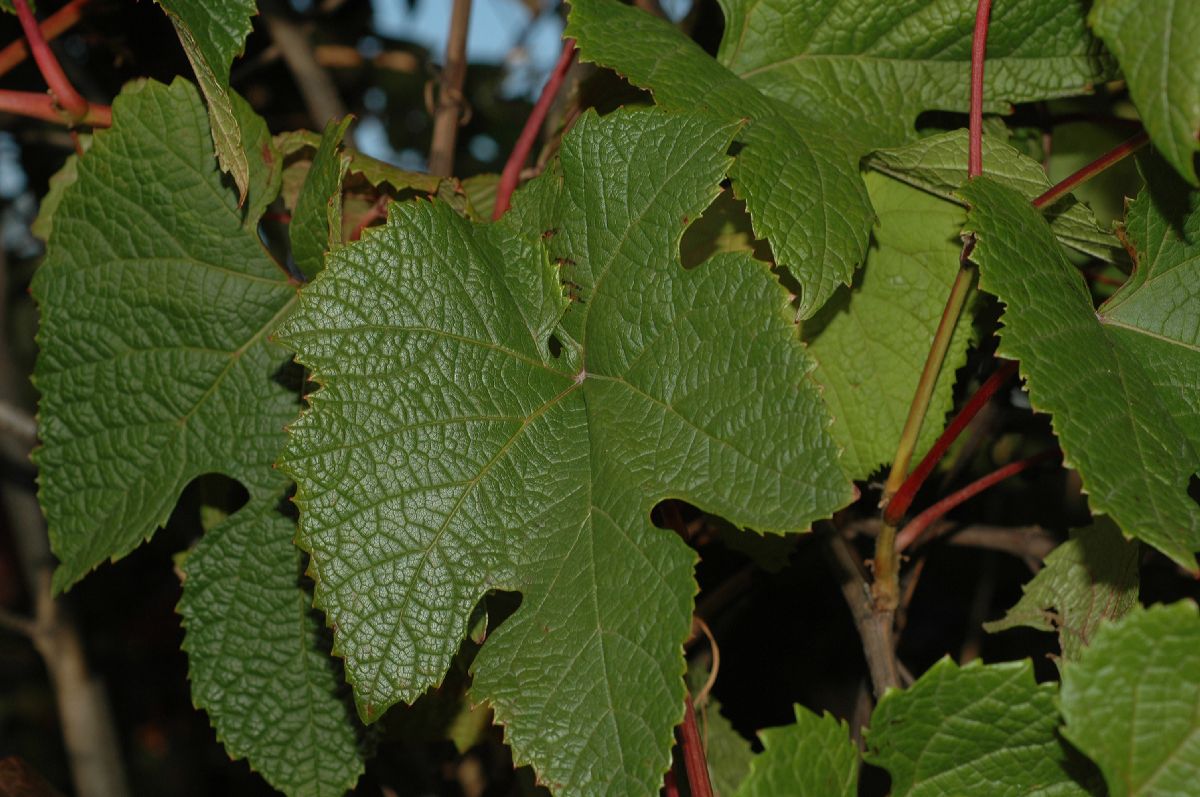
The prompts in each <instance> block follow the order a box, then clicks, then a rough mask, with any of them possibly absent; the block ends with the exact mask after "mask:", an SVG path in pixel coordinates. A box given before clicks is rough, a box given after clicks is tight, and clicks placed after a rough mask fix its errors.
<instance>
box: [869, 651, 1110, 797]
mask: <svg viewBox="0 0 1200 797" xmlns="http://www.w3.org/2000/svg"><path fill="white" fill-rule="evenodd" d="M1056 692H1057V689H1056V687H1055V686H1054V685H1053V684H1040V685H1039V684H1038V683H1036V682H1035V681H1034V679H1033V665H1032V664H1031V663H1030V662H1029V661H1023V662H1007V663H1004V664H989V665H986V666H985V665H983V664H981V663H979V662H978V661H975V662H972V663H971V664H968V665H967V666H965V667H959V666H958V665H957V664H955V663H954V662H953V661H951V660H950V659H942V660H941V661H939V662H938V663H937V664H935V665H933V666H932V667H931V668H929V670H928V671H927V672H926V673H925V674H924V675H922V676H921V677H920V678H919V679H917V681H916V683H914V684H913V685H912V686H910V687H909V688H908V689H905V690H903V691H901V690H892V691H889V692H888V693H887V694H886V695H884V696H883V699H882V700H880V701H879V704H878V705H877V706H876V707H875V712H874V713H873V714H872V715H871V727H870V729H869V730H868V731H867V753H866V760H867V761H868V762H869V763H872V764H875V765H876V766H880V767H883V768H884V769H886V770H887V771H888V773H889V774H890V775H891V776H892V794H893V795H895V796H896V797H942V796H943V795H944V797H1017V795H1020V796H1021V797H1032V796H1033V795H1039V797H1041V796H1044V795H1086V794H1088V791H1087V790H1086V789H1085V788H1084V787H1083V786H1081V785H1080V784H1079V783H1078V782H1077V781H1076V780H1075V774H1076V766H1077V765H1076V763H1075V762H1074V761H1068V758H1067V752H1066V748H1065V747H1064V746H1063V744H1062V742H1061V741H1059V739H1058V736H1057V733H1056V728H1057V726H1058V711H1057V710H1056V708H1055V705H1054V699H1055V695H1056Z"/></svg>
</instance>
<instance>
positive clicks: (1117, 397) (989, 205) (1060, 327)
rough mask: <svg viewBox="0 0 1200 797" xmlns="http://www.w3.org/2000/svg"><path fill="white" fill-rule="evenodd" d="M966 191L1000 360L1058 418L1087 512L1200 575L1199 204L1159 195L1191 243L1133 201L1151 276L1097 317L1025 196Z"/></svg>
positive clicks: (984, 181)
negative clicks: (1194, 483)
mask: <svg viewBox="0 0 1200 797" xmlns="http://www.w3.org/2000/svg"><path fill="white" fill-rule="evenodd" d="M1166 188H1170V186H1166ZM961 193H962V195H963V196H964V197H965V198H966V199H967V201H968V202H970V203H971V205H972V210H971V212H970V213H969V214H968V217H967V225H966V229H967V230H969V231H971V232H973V233H974V234H975V236H976V238H977V239H978V244H977V246H976V247H975V252H974V255H973V259H974V260H975V261H976V262H977V263H978V264H979V267H980V277H979V285H980V287H981V288H982V289H983V290H986V291H988V292H990V293H993V294H995V295H996V296H997V297H998V298H999V299H1000V300H1001V301H1002V302H1004V304H1005V305H1006V310H1005V313H1004V316H1003V318H1002V319H1001V320H1002V321H1003V323H1004V328H1003V329H1002V331H1001V333H1000V348H999V353H1000V354H1001V355H1003V356H1005V357H1008V358H1010V359H1014V360H1020V362H1021V372H1022V374H1024V376H1025V378H1026V386H1027V387H1028V390H1029V395H1030V400H1031V402H1032V403H1033V406H1034V408H1035V409H1038V410H1041V411H1044V412H1048V413H1050V414H1051V415H1052V416H1053V418H1052V422H1053V425H1054V430H1055V433H1056V434H1057V435H1058V439H1059V443H1060V445H1061V446H1062V449H1063V452H1064V457H1065V461H1066V463H1067V464H1068V465H1069V466H1071V467H1075V468H1077V469H1078V470H1079V474H1080V476H1081V478H1082V480H1083V487H1084V489H1085V490H1086V491H1087V493H1088V495H1089V502H1090V504H1091V506H1092V509H1093V510H1094V511H1095V512H1097V513H1101V514H1107V515H1110V516H1112V518H1113V519H1114V520H1115V521H1116V522H1117V524H1118V525H1119V526H1120V527H1121V529H1122V530H1123V531H1124V532H1125V534H1126V535H1129V536H1133V537H1137V538H1138V539H1141V540H1143V541H1145V542H1148V543H1150V544H1151V545H1153V546H1155V547H1156V548H1158V549H1159V550H1160V551H1162V552H1163V553H1165V554H1167V555H1168V556H1170V557H1171V558H1173V559H1174V560H1175V561H1177V562H1179V563H1180V564H1181V565H1184V566H1185V567H1187V568H1188V569H1195V567H1196V561H1195V556H1194V554H1193V552H1194V551H1196V550H1197V549H1200V505H1197V503H1196V501H1194V500H1193V499H1192V498H1190V497H1189V496H1188V493H1187V488H1188V482H1189V479H1190V478H1191V476H1192V475H1193V474H1194V473H1195V472H1196V470H1197V468H1198V467H1200V453H1198V451H1200V449H1198V447H1197V446H1198V445H1200V412H1197V408H1198V407H1200V302H1197V301H1196V300H1195V297H1196V291H1197V287H1196V286H1197V285H1200V259H1198V258H1197V257H1196V252H1197V251H1200V245H1198V244H1197V240H1198V239H1197V236H1196V233H1197V231H1198V230H1200V212H1197V209H1196V206H1197V202H1196V196H1195V195H1194V194H1193V195H1190V196H1189V195H1188V194H1186V193H1183V194H1181V193H1180V192H1177V191H1170V190H1168V191H1167V194H1168V195H1167V196H1164V197H1161V198H1160V197H1156V200H1160V202H1161V203H1167V204H1166V205H1165V207H1168V208H1173V210H1174V211H1180V212H1181V213H1184V214H1190V215H1180V216H1173V218H1182V219H1185V223H1186V225H1187V226H1186V229H1185V230H1184V231H1183V232H1182V233H1181V232H1179V231H1178V230H1176V229H1175V228H1174V227H1172V226H1171V224H1170V223H1169V222H1168V220H1167V217H1164V216H1163V215H1162V213H1163V211H1162V210H1161V209H1160V208H1161V207H1163V205H1160V204H1156V203H1155V202H1152V201H1151V199H1150V198H1149V197H1147V196H1146V195H1145V194H1143V196H1142V197H1141V198H1139V199H1138V202H1137V204H1138V205H1140V206H1141V207H1140V208H1135V211H1136V212H1135V211H1131V220H1130V225H1129V229H1128V236H1129V239H1130V241H1131V242H1133V243H1134V244H1135V245H1136V246H1137V248H1138V250H1139V252H1140V254H1139V257H1138V261H1139V262H1138V271H1139V274H1141V275H1143V276H1136V275H1135V277H1134V280H1133V281H1134V284H1132V285H1131V286H1130V287H1129V289H1128V290H1125V291H1122V292H1121V293H1120V295H1119V296H1116V297H1114V299H1113V301H1112V302H1110V303H1109V304H1107V305H1105V306H1104V307H1102V308H1101V309H1100V311H1099V312H1097V311H1096V310H1095V309H1093V307H1092V300H1091V297H1090V296H1089V294H1088V291H1087V288H1086V286H1085V285H1084V283H1083V278H1082V276H1080V274H1079V272H1078V271H1077V270H1076V269H1075V268H1074V267H1073V266H1072V265H1071V264H1070V263H1068V262H1067V261H1066V259H1065V258H1064V257H1063V255H1062V252H1061V250H1060V249H1059V246H1058V243H1057V242H1056V241H1055V239H1054V235H1053V233H1052V232H1051V230H1050V227H1049V225H1048V224H1047V223H1046V221H1045V220H1044V219H1042V218H1041V216H1040V215H1039V214H1038V212H1037V211H1036V210H1034V209H1033V207H1032V206H1031V205H1030V204H1029V202H1028V201H1027V200H1026V199H1025V197H1023V196H1021V195H1020V194H1019V193H1017V192H1016V191H1014V190H1012V189H1011V188H1007V187H1005V186H1002V185H1000V184H998V183H996V182H994V181H992V180H991V179H989V178H980V179H977V180H974V181H972V182H971V183H969V184H968V185H967V186H966V187H964V188H963V189H962V192H961ZM1181 203H1182V204H1183V205H1186V206H1187V207H1184V208H1181V207H1180V204H1181ZM1188 208H1190V210H1188ZM1181 236H1182V237H1181ZM1160 238H1161V240H1162V244H1161V245H1160V243H1159V241H1160ZM1147 247H1150V248H1147Z"/></svg>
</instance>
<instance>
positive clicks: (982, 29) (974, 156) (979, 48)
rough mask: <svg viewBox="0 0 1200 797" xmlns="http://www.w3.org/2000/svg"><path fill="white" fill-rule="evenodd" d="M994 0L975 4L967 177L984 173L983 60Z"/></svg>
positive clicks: (983, 0)
mask: <svg viewBox="0 0 1200 797" xmlns="http://www.w3.org/2000/svg"><path fill="white" fill-rule="evenodd" d="M991 13H992V0H979V4H978V5H977V6H975V35H974V36H973V37H972V38H971V117H970V132H971V139H970V141H971V143H970V149H969V150H968V152H967V177H969V178H975V177H978V176H979V175H981V174H983V61H984V55H985V54H986V53H987V33H988V18H989V17H990V16H991Z"/></svg>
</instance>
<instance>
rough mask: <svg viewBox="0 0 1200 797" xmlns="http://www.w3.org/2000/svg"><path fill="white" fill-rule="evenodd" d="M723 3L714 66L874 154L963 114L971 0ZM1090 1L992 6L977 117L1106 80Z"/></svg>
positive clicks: (1106, 60) (1027, 0) (1017, 0)
mask: <svg viewBox="0 0 1200 797" xmlns="http://www.w3.org/2000/svg"><path fill="white" fill-rule="evenodd" d="M720 2H721V7H722V9H723V10H724V11H725V35H724V37H723V38H722V39H721V49H720V51H719V53H718V59H719V60H720V61H721V63H722V64H724V65H725V66H727V67H728V68H729V69H730V70H732V71H733V72H734V74H736V75H738V76H740V77H742V78H743V79H744V80H745V81H746V82H748V83H750V84H751V85H753V86H754V87H755V88H757V89H758V90H759V91H762V92H763V93H764V94H767V95H770V96H772V97H776V98H778V99H780V100H783V101H784V102H787V103H788V104H790V105H791V106H792V107H794V108H797V109H799V110H800V112H801V113H803V114H804V115H805V116H807V117H809V118H813V119H818V120H820V121H823V122H825V123H826V124H828V125H830V126H831V127H834V128H836V129H839V130H845V131H848V132H852V133H853V134H854V135H856V136H858V137H859V138H860V139H861V140H863V141H867V142H869V143H870V144H871V147H872V148H874V147H881V146H895V145H896V144H900V143H903V142H905V141H910V140H912V139H914V138H916V130H915V129H914V126H913V123H914V122H915V121H916V118H917V115H918V114H919V113H920V112H922V111H926V110H939V111H958V112H961V113H966V111H967V107H968V100H969V87H970V81H969V80H968V76H969V75H970V73H971V31H972V27H973V25H974V19H975V6H976V4H975V3H972V2H963V1H962V0H898V1H897V2H888V3H880V2H878V0H813V1H812V2H804V3H797V2H795V0H720ZM1087 6H1088V3H1087V2H1086V0H1006V2H1003V3H996V4H995V6H994V7H993V8H992V13H991V19H990V24H989V26H988V37H987V68H986V69H985V70H984V80H985V83H984V91H983V96H984V103H985V104H984V109H985V110H986V111H988V112H992V113H1008V112H1011V110H1012V108H1011V103H1016V102H1032V101H1035V100H1045V99H1050V98H1053V97H1065V96H1071V95H1075V94H1084V93H1087V92H1090V91H1091V88H1092V86H1093V85H1094V84H1096V83H1099V82H1102V81H1105V80H1108V79H1110V78H1111V77H1113V76H1114V74H1115V70H1114V68H1113V63H1112V59H1111V58H1110V57H1107V56H1106V55H1105V53H1104V51H1103V48H1102V47H1101V46H1100V43H1099V42H1098V41H1096V39H1094V38H1093V37H1092V35H1091V34H1090V33H1089V32H1088V30H1087V26H1086V25H1085V24H1084V15H1085V14H1086V13H1087ZM1180 41H1187V40H1186V39H1183V38H1181V39H1180ZM864 154H865V153H864ZM984 162H985V163H986V162H987V161H986V158H985V160H984ZM963 163H964V164H965V163H966V160H965V159H964V160H963Z"/></svg>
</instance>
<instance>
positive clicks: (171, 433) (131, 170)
mask: <svg viewBox="0 0 1200 797" xmlns="http://www.w3.org/2000/svg"><path fill="white" fill-rule="evenodd" d="M32 291H33V295H34V298H35V299H37V302H38V306H39V310H40V312H41V326H40V330H39V332H38V342H39V344H40V347H41V353H40V356H39V357H38V362H37V367H36V371H35V378H36V381H37V386H38V388H39V390H40V391H41V393H42V397H41V403H40V407H39V431H40V434H41V437H42V441H43V447H42V448H41V449H39V450H38V451H37V452H36V453H35V458H36V460H37V462H38V465H39V466H40V475H39V480H40V485H41V490H40V494H39V497H40V499H41V502H42V507H43V509H44V511H45V513H46V517H47V520H48V522H49V529H50V542H51V545H52V547H53V549H54V552H55V553H56V554H57V555H58V557H59V559H60V560H61V562H62V563H61V565H60V566H59V568H58V570H57V572H56V573H55V574H54V586H55V589H56V590H62V589H64V588H66V587H69V586H71V585H72V584H73V583H75V582H76V581H78V580H79V579H80V578H81V577H82V576H83V575H85V574H86V573H87V572H88V571H89V570H91V569H92V568H93V567H95V566H97V565H98V564H100V563H101V562H103V561H104V560H105V559H108V558H112V559H116V558H118V557H120V556H123V555H124V554H126V553H128V552H129V551H131V550H132V549H133V548H135V547H137V545H139V544H140V543H141V542H142V541H143V540H144V539H147V538H149V537H150V536H151V535H152V534H153V533H154V530H155V528H156V526H158V525H159V524H161V523H163V522H165V521H166V519H167V516H168V515H169V513H170V512H171V508H172V507H173V505H174V504H175V501H176V498H177V496H178V495H179V493H180V491H181V490H182V489H183V488H184V486H185V485H187V483H188V482H189V481H191V480H192V479H193V478H195V477H197V476H200V475H202V474H205V473H209V472H221V473H225V474H228V475H230V476H232V477H234V478H237V479H238V480H240V481H241V482H242V483H243V484H244V485H245V487H246V489H247V491H248V492H249V494H250V501H249V503H248V504H247V505H246V506H245V507H243V508H242V509H241V510H239V511H238V512H237V513H235V514H234V515H232V516H231V517H230V518H229V519H228V520H227V521H226V522H225V523H224V524H222V525H219V526H217V527H216V528H214V529H212V533H211V535H210V536H206V537H205V538H204V540H203V541H202V542H201V544H200V546H199V548H198V549H197V551H196V552H195V553H194V554H193V555H192V556H190V557H188V559H187V562H186V569H187V572H188V573H189V575H191V576H195V578H190V577H189V579H188V581H187V583H185V585H184V598H183V600H182V602H181V611H183V613H184V615H185V617H186V618H187V619H188V635H187V637H186V638H185V641H184V646H185V647H186V648H187V650H188V651H189V667H190V670H191V676H192V681H193V685H194V687H195V689H196V693H195V695H196V701H197V703H198V704H199V705H201V706H203V707H204V708H206V709H208V710H209V711H210V712H211V715H210V716H211V718H212V720H213V722H214V724H215V726H216V728H217V732H218V735H219V736H220V737H221V738H222V739H224V740H225V741H226V742H227V743H229V745H230V752H231V753H232V754H233V755H244V756H246V757H247V758H249V760H250V762H251V765H252V766H253V767H254V768H256V769H258V770H259V771H261V772H263V773H264V774H265V775H267V777H268V779H270V780H271V782H272V783H274V784H276V785H278V786H280V787H281V788H286V789H287V790H288V791H289V792H290V793H293V794H314V793H330V784H331V783H333V782H334V781H337V782H338V783H340V784H341V786H342V787H344V786H346V785H347V784H348V783H351V782H352V781H353V779H354V776H355V775H356V774H357V772H358V771H360V769H361V766H362V764H361V761H360V760H359V755H358V753H357V752H356V751H355V750H354V748H353V744H351V743H350V741H349V739H348V736H347V734H348V733H351V731H350V730H348V729H349V726H347V727H346V728H343V729H342V730H341V731H338V732H333V731H332V730H331V729H332V728H334V727H337V726H338V724H339V723H343V724H344V723H346V722H347V709H348V707H347V705H346V704H345V703H343V702H342V700H340V699H339V697H338V695H337V678H336V677H335V675H334V674H333V672H332V671H331V670H330V669H329V667H328V666H324V667H314V666H313V663H314V661H315V660H319V658H320V656H321V655H323V654H321V653H320V651H323V650H325V649H326V648H325V647H324V646H323V642H322V640H321V638H320V635H319V634H318V633H317V626H318V625H319V621H317V620H315V619H313V618H311V617H307V616H306V614H305V612H304V611H303V607H305V606H308V605H309V598H308V596H307V593H306V591H305V590H304V589H302V588H301V587H300V586H299V585H298V583H297V578H296V575H297V573H298V571H299V567H300V556H301V554H300V552H299V551H298V550H296V549H295V548H294V547H293V546H291V545H290V538H291V534H292V532H291V531H290V530H289V524H288V523H287V521H285V520H283V519H282V518H280V519H275V518H274V517H273V514H272V513H273V512H274V507H275V505H276V503H277V502H278V501H279V499H280V496H281V495H282V494H283V492H284V489H285V488H286V482H284V481H283V480H282V479H281V478H280V476H279V475H278V474H277V473H276V472H275V471H274V470H273V469H272V468H271V463H272V461H273V460H274V459H275V456H276V455H277V454H278V452H279V450H280V448H281V447H282V445H283V442H284V433H283V426H284V424H286V423H287V421H288V420H290V419H291V418H292V417H294V415H295V414H296V411H297V397H296V393H295V392H294V391H293V390H289V389H288V388H287V387H286V386H285V385H284V384H282V383H281V382H280V381H279V380H277V379H276V377H277V375H278V373H279V371H280V369H281V368H283V367H285V366H286V365H287V362H288V356H287V353H286V352H285V351H284V350H283V349H282V348H280V347H279V346H277V345H275V344H273V343H270V342H269V341H267V340H266V333H267V332H268V331H269V330H270V329H272V328H273V326H274V325H275V324H276V323H277V322H278V320H279V319H280V318H282V317H283V316H285V315H286V314H287V313H288V312H289V310H290V308H291V307H292V305H293V304H294V303H295V297H296V292H295V289H294V288H293V287H292V286H291V285H290V284H289V282H288V280H287V278H286V276H285V275H284V274H283V272H282V270H281V269H280V268H278V267H277V266H276V265H275V264H274V263H273V262H272V261H271V259H270V258H269V257H268V256H267V254H266V252H265V250H264V249H263V247H262V244H261V243H260V242H259V240H258V236H257V233H256V232H255V231H254V229H253V226H251V227H249V228H248V227H247V226H246V225H245V224H243V219H242V214H241V212H240V211H239V210H238V206H237V196H236V194H234V193H233V192H231V191H230V190H228V189H227V188H226V186H225V181H224V178H223V177H222V175H221V173H220V172H219V171H218V167H217V162H216V156H215V153H214V151H213V143H212V134H211V132H210V129H209V123H208V119H207V116H206V113H205V109H204V103H203V101H202V99H201V97H200V94H199V92H198V91H197V90H196V88H195V86H193V85H192V84H190V83H187V82H185V81H182V80H177V81H175V82H174V83H173V84H172V85H171V86H169V87H168V86H164V85H162V84H159V83H154V82H140V83H132V84H130V85H129V86H128V87H127V88H126V89H125V90H124V91H123V92H122V93H121V94H120V95H119V96H118V97H117V99H116V101H115V102H114V104H113V126H112V128H111V129H110V130H103V131H99V132H97V133H96V135H95V138H94V141H93V145H92V147H91V149H89V150H88V152H87V154H86V155H85V156H84V157H83V158H81V159H79V161H78V164H77V178H76V180H75V182H74V183H72V184H71V185H69V186H68V187H67V188H66V189H65V190H64V191H63V195H62V199H61V203H60V204H59V207H58V210H57V211H56V212H55V214H54V223H53V228H52V230H51V234H50V240H49V242H48V244H47V250H46V258H45V260H44V261H43V262H42V265H41V266H40V267H39V269H38V271H37V273H36V275H35V277H34V280H33V287H32ZM81 297H86V301H83V300H81ZM285 559H286V561H285ZM226 567H234V568H236V572H237V574H238V575H239V576H240V583H230V582H222V583H214V581H220V579H221V578H222V577H223V576H222V574H223V573H224V572H225V571H224V569H223V568H226ZM256 633H257V636H255V634H256ZM306 651H307V652H306ZM239 679H245V680H239ZM251 682H253V683H260V684H261V683H271V684H273V686H272V688H270V689H269V690H266V691H261V690H255V691H254V692H253V693H251V692H248V691H247V689H248V688H249V687H248V684H249V683H251ZM278 684H287V685H288V687H289V688H287V689H283V688H279V687H278V686H277V685H278ZM291 687H296V688H294V689H293V688H291ZM318 729H319V731H320V733H322V734H324V733H325V732H327V731H329V732H332V733H334V735H333V736H331V737H329V739H328V740H327V741H323V742H322V748H321V750H320V751H319V752H318V753H314V754H313V756H312V760H313V761H314V762H317V763H319V764H320V769H321V771H320V772H319V773H316V774H314V777H316V778H317V780H316V781H308V782H307V783H306V782H305V781H304V780H303V778H304V774H305V773H306V772H307V773H313V772H314V770H313V769H312V767H311V766H310V765H309V764H308V763H304V762H301V761H300V759H299V758H298V757H297V754H298V752H300V751H304V750H311V746H312V743H313V733H314V732H317V730H318Z"/></svg>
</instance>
